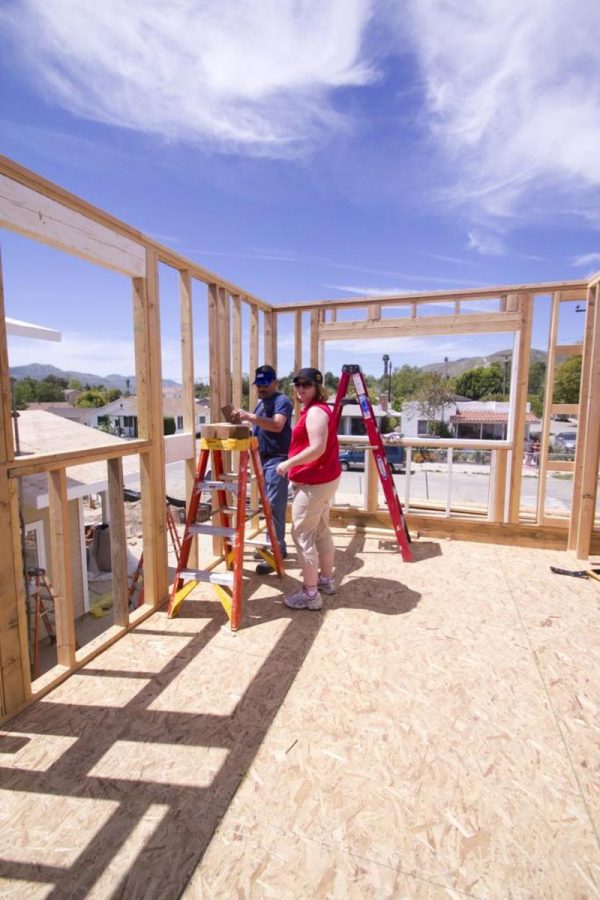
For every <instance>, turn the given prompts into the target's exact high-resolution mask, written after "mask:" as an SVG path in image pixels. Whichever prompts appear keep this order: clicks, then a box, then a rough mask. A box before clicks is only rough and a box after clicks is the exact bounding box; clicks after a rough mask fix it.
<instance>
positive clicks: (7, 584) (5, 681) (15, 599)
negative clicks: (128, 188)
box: [0, 258, 31, 717]
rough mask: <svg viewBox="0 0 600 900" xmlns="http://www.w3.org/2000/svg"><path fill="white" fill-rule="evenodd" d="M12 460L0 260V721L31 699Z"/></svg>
mask: <svg viewBox="0 0 600 900" xmlns="http://www.w3.org/2000/svg"><path fill="white" fill-rule="evenodd" d="M13 459H14V444H13V419H12V402H11V388H10V378H9V367H8V350H7V338H6V322H5V317H4V291H3V280H2V261H1V258H0V534H1V535H2V541H3V551H2V552H1V553H0V717H4V716H6V715H8V714H10V713H12V712H14V711H15V710H17V709H19V707H20V706H22V704H23V703H25V702H26V701H27V700H28V699H29V697H30V695H31V687H30V685H31V682H30V673H29V650H28V641H27V619H26V610H25V596H24V594H25V592H24V585H23V566H22V557H21V534H20V521H19V502H18V496H17V484H16V482H15V481H14V480H12V481H11V479H10V478H9V476H8V469H7V465H8V464H9V463H10V462H11V461H12V460H13Z"/></svg>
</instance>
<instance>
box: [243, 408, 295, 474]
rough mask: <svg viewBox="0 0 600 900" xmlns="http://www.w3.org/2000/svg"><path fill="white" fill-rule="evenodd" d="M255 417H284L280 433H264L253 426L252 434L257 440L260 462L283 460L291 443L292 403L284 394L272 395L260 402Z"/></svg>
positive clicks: (262, 429) (261, 429)
mask: <svg viewBox="0 0 600 900" xmlns="http://www.w3.org/2000/svg"><path fill="white" fill-rule="evenodd" d="M254 412H255V414H256V415H257V416H261V417H263V418H265V419H272V418H273V416H275V415H280V416H285V425H284V426H283V428H282V429H281V431H265V429H264V428H260V427H259V426H258V425H255V426H254V428H253V429H252V434H253V435H254V436H255V437H257V438H258V451H259V453H260V458H261V460H266V459H273V458H274V457H281V458H283V459H285V458H286V457H287V455H288V451H289V449H290V443H291V441H292V426H291V424H290V423H291V419H292V401H291V400H290V398H289V397H286V395H285V394H280V393H279V392H277V393H276V394H272V396H271V397H267V399H266V400H260V401H259V403H258V406H257V407H256V409H255V410H254Z"/></svg>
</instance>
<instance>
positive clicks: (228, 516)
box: [168, 425, 283, 631]
mask: <svg viewBox="0 0 600 900" xmlns="http://www.w3.org/2000/svg"><path fill="white" fill-rule="evenodd" d="M228 429H229V430H230V431H231V433H232V434H233V437H231V438H220V437H213V436H212V434H213V430H217V431H220V430H222V431H224V432H227V430H228ZM240 432H241V433H245V434H246V435H247V436H246V437H238V435H239V434H240ZM205 434H207V435H210V436H206V437H205V436H204V435H205ZM202 435H203V436H202V439H201V440H200V455H199V457H198V466H197V469H196V475H195V477H194V487H193V490H192V496H191V498H190V502H189V504H188V513H187V519H186V523H185V531H184V533H183V540H182V542H181V553H180V554H179V563H178V565H177V572H176V574H175V580H174V582H173V587H172V589H171V598H170V601H169V611H168V615H169V618H173V616H175V615H176V614H177V610H178V609H179V606H180V604H181V603H182V601H183V600H184V599H185V597H186V596H187V595H188V594H189V593H190V592H191V591H192V590H193V589H194V588H195V587H196V585H197V584H198V583H199V582H201V581H204V582H210V583H211V584H212V585H213V587H214V589H215V591H216V593H217V596H218V598H219V600H220V601H221V603H222V605H223V608H224V609H225V612H226V613H227V615H228V617H229V621H230V623H231V630H232V631H237V629H238V628H239V626H240V622H241V618H242V611H243V580H244V579H243V567H244V545H246V544H250V545H252V546H253V547H255V548H258V547H260V548H264V546H265V544H269V545H270V551H266V550H264V549H261V550H260V552H261V555H262V556H263V558H264V559H266V560H267V561H268V562H269V563H270V565H271V566H272V567H273V568H274V569H275V571H276V572H277V574H278V575H279V576H280V577H281V576H282V575H283V558H282V556H281V548H280V546H279V542H278V540H277V537H276V535H275V523H274V521H273V515H272V513H271V506H270V504H269V499H268V497H267V488H266V484H265V478H264V475H263V470H262V465H261V462H260V455H259V452H258V438H255V437H250V436H249V430H248V429H247V428H245V427H243V426H233V425H213V426H204V428H203V429H202ZM231 451H233V452H236V453H239V463H238V469H237V472H232V473H227V472H225V468H224V463H223V453H224V452H231ZM211 456H212V465H211V472H212V477H211V480H210V481H206V480H205V478H206V473H207V471H208V465H209V461H210V457H211ZM250 463H252V468H253V469H254V474H255V476H256V482H257V485H258V494H259V498H260V502H261V506H262V511H263V513H264V517H265V522H266V526H267V535H266V536H265V537H263V538H262V539H260V540H253V539H246V536H245V527H246V522H247V521H249V520H250V519H251V518H253V517H254V516H255V515H256V513H257V512H258V510H250V511H249V512H247V510H246V496H247V492H248V481H249V474H250V473H249V466H250ZM207 490H208V491H211V493H212V495H213V497H216V498H217V508H216V510H215V511H216V512H218V515H219V524H218V525H212V524H209V523H206V524H203V523H199V522H196V518H197V516H198V508H199V506H200V495H201V493H202V491H207ZM228 494H233V495H234V497H235V505H234V504H233V502H232V503H231V504H230V502H229V500H228V496H227V495H228ZM234 519H235V522H234ZM195 534H209V535H213V537H219V538H221V541H222V556H223V559H224V561H225V562H226V564H227V568H228V569H229V571H227V572H213V571H212V570H208V569H188V567H187V566H188V559H189V555H190V549H191V546H192V539H193V536H194V535H195Z"/></svg>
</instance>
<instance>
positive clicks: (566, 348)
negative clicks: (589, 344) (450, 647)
mask: <svg viewBox="0 0 600 900" xmlns="http://www.w3.org/2000/svg"><path fill="white" fill-rule="evenodd" d="M556 355H557V356H582V355H583V344H557V345H556Z"/></svg>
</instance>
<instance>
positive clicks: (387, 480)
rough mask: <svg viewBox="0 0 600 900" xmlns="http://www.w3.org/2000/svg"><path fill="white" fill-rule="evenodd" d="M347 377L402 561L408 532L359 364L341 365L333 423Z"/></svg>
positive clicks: (409, 557)
mask: <svg viewBox="0 0 600 900" xmlns="http://www.w3.org/2000/svg"><path fill="white" fill-rule="evenodd" d="M350 381H352V384H353V385H354V390H355V391H356V398H357V401H358V405H359V406H360V411H361V414H362V417H363V422H364V423H365V428H366V430H367V435H368V438H369V442H370V446H369V448H368V449H370V450H371V452H372V453H373V459H374V461H375V465H376V467H377V474H378V475H379V480H380V482H381V486H382V488H383V493H384V494H385V500H386V503H387V506H388V509H389V511H390V517H391V519H392V525H393V526H394V533H395V535H396V540H397V542H398V547H399V549H400V552H401V553H402V559H403V560H404V562H412V553H411V550H410V534H409V533H408V527H407V525H406V519H405V518H404V513H403V512H402V504H401V503H400V498H399V497H398V492H397V491H396V485H395V484H394V479H393V477H392V472H391V470H390V465H389V463H388V460H387V456H386V454H385V447H384V446H383V441H382V440H381V433H380V431H379V429H378V427H377V421H376V419H375V416H374V414H373V406H372V405H371V401H370V399H369V392H368V390H367V385H366V384H365V377H364V375H363V373H362V371H361V368H360V366H357V365H352V364H350V365H345V366H342V375H341V378H340V383H339V385H338V389H337V394H336V398H335V405H334V407H333V418H334V421H335V423H336V427H339V424H340V418H341V415H342V406H343V401H344V399H345V398H346V395H347V393H348V387H349V385H350Z"/></svg>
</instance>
